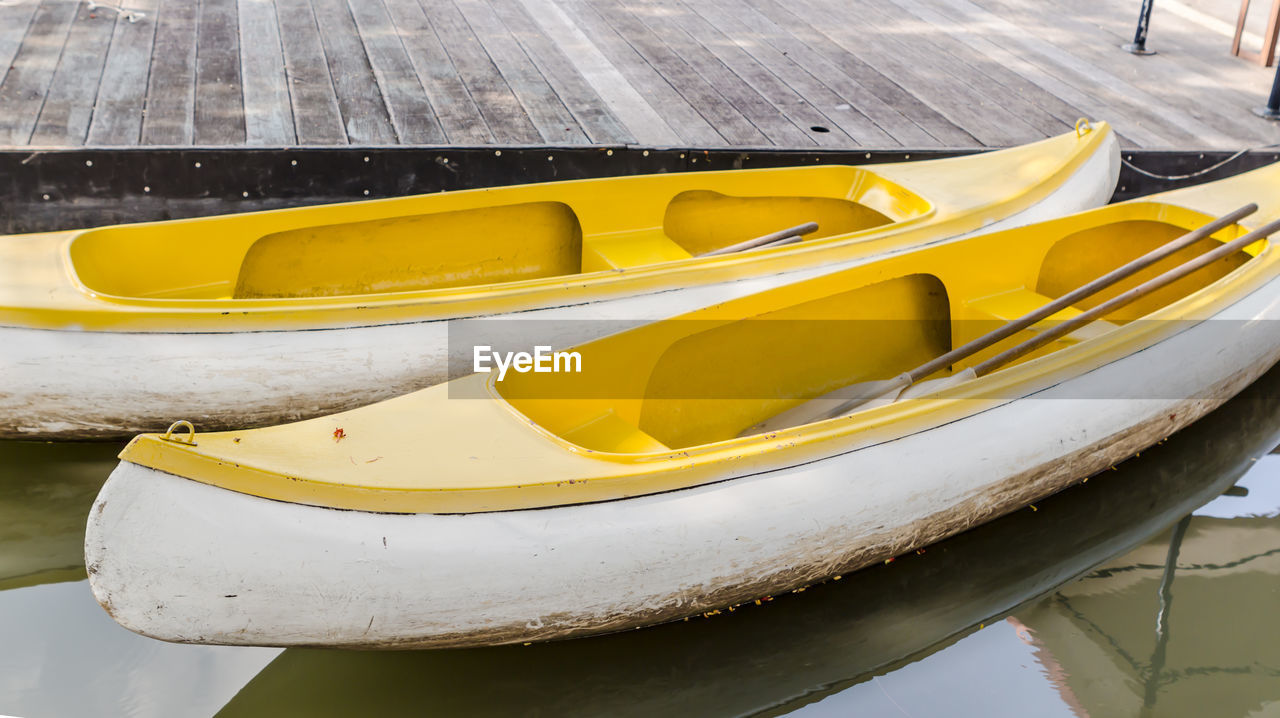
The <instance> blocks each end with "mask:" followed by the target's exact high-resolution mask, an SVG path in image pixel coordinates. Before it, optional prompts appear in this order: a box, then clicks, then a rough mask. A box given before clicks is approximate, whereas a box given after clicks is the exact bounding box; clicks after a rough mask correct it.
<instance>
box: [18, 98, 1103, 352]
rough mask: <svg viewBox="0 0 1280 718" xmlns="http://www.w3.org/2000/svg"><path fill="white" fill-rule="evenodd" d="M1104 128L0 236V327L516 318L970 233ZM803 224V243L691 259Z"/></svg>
mask: <svg viewBox="0 0 1280 718" xmlns="http://www.w3.org/2000/svg"><path fill="white" fill-rule="evenodd" d="M1110 134H1111V130H1110V128H1109V127H1108V126H1107V125H1106V124H1105V123H1098V124H1097V125H1095V126H1094V128H1093V130H1092V131H1088V132H1085V133H1084V134H1083V135H1077V133H1076V132H1071V133H1067V134H1065V135H1062V136H1059V137H1055V138H1051V139H1048V140H1044V141H1042V142H1037V143H1034V144H1030V145H1026V146H1023V147H1017V148H1013V149H1009V150H1001V151H997V152H991V153H986V154H981V155H972V156H967V157H958V158H952V159H945V160H935V161H929V162H904V163H898V164H887V165H876V166H871V167H866V168H858V167H846V166H832V167H820V166H815V167H804V168H785V169H765V170H747V171H724V172H706V173H682V174H669V175H650V176H638V177H623V178H609V179H596V180H580V181H573V182H552V183H546V184H535V185H523V186H516V187H502V188H495V189H480V190H469V191H464V192H456V193H447V194H435V195H428V196H419V197H407V198H400V199H388V200H377V201H366V202H356V203H349V204H337V205H328V206H321V207H305V208H297V209H285V210H274V211H269V212H258V213H250V214H240V215H231V216H221V217H208V218H200V219H187V220H175V221H168V222H154V223H148V224H137V225H126V226H118V227H105V228H99V229H91V230H86V231H76V232H55V233H46V234H32V235H18V236H11V237H5V238H3V241H0V268H3V269H0V326H17V327H36V328H50V329H86V330H105V331H176V332H211V331H212V332H235V331H248V330H262V329H308V328H324V327H341V326H358V325H368V324H381V323H391V322H397V321H410V320H413V321H421V320H429V319H440V318H449V317H457V316H477V315H485V314H493V313H502V312H509V311H520V310H524V309H530V308H534V307H539V306H545V305H547V304H548V303H551V302H553V301H554V302H555V303H559V304H566V303H575V302H585V301H591V300H593V299H597V298H601V297H607V296H613V295H629V294H635V293H643V292H646V291H656V290H661V289H667V288H674V287H681V286H689V285H691V284H701V283H708V284H709V283H715V282H720V281H724V280H726V279H733V278H739V277H744V276H751V275H755V274H762V273H774V272H779V271H784V270H787V269H791V268H796V267H802V266H811V265H814V264H821V263H825V262H829V261H833V260H835V259H848V258H850V257H851V256H860V255H871V254H874V253H878V252H881V251H885V250H889V249H894V248H901V247H909V246H917V245H922V244H927V243H929V242H932V241H937V240H940V239H943V238H946V237H951V236H955V235H957V234H961V233H964V232H968V231H972V230H975V229H978V228H980V227H982V226H984V225H986V224H989V223H990V222H993V221H997V220H999V219H1002V218H1004V217H1007V216H1010V215H1012V214H1015V213H1016V212H1018V211H1020V210H1023V209H1026V208H1027V207H1030V206H1031V205H1033V204H1035V203H1036V202H1038V201H1040V200H1042V199H1044V198H1045V197H1046V196H1047V195H1049V194H1050V193H1051V192H1053V191H1054V190H1055V189H1058V188H1059V187H1060V186H1061V185H1062V184H1063V183H1064V182H1065V181H1066V180H1067V179H1068V178H1069V177H1070V176H1071V175H1072V174H1073V173H1074V172H1075V171H1076V170H1077V169H1078V168H1079V166H1080V165H1081V164H1082V163H1083V162H1085V161H1086V160H1087V159H1088V158H1089V157H1090V156H1091V155H1093V154H1094V153H1095V152H1096V151H1098V150H1099V148H1101V147H1103V146H1106V140H1107V139H1108V138H1109V136H1110ZM811 220H812V221H817V222H818V223H819V230H818V232H816V233H815V234H813V235H809V236H808V237H806V238H805V240H804V241H803V242H800V243H798V244H793V245H790V246H786V247H780V248H774V249H763V250H758V251H752V252H745V253H739V254H731V255H724V256H718V257H705V258H699V257H695V256H694V255H697V254H699V253H701V252H705V251H707V250H709V249H714V248H717V247H723V246H726V245H729V244H733V243H735V242H738V241H741V240H744V239H748V238H751V237H755V236H760V235H764V234H768V233H770V232H774V231H776V230H779V229H783V228H787V227H791V226H795V225H798V224H802V223H804V222H808V221H811Z"/></svg>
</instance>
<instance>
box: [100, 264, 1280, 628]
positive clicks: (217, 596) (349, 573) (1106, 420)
mask: <svg viewBox="0 0 1280 718" xmlns="http://www.w3.org/2000/svg"><path fill="white" fill-rule="evenodd" d="M1206 347H1216V348H1217V350H1216V351H1210V350H1206ZM1277 359H1280V280H1273V281H1271V282H1269V283H1267V284H1266V285H1264V286H1263V287H1262V288H1260V289H1259V290H1258V291H1255V292H1253V293H1252V294H1249V295H1248V296H1245V297H1243V298H1242V299H1240V300H1238V301H1236V302H1235V303H1234V304H1232V305H1230V306H1229V307H1227V308H1225V309H1224V310H1223V311H1221V312H1219V313H1218V314H1217V315H1215V316H1214V317H1213V318H1212V319H1210V320H1208V321H1202V322H1199V323H1195V324H1190V323H1189V324H1187V325H1186V326H1183V327H1179V329H1178V331H1177V332H1176V333H1173V334H1172V335H1171V336H1168V337H1166V338H1165V339H1163V340H1161V341H1159V342H1157V343H1155V344H1153V345H1151V346H1149V347H1147V348H1145V349H1142V350H1140V351H1136V352H1133V353H1131V354H1128V355H1126V356H1124V357H1122V358H1119V359H1117V360H1115V361H1113V362H1111V363H1109V364H1106V365H1103V366H1101V367H1098V368H1096V369H1094V370H1091V371H1088V372H1085V373H1082V374H1079V375H1077V376H1076V377H1074V378H1072V379H1069V380H1067V381H1063V382H1061V383H1059V384H1056V385H1054V386H1052V387H1048V388H1046V389H1043V390H1041V391H1038V392H1036V393H1035V394H1033V395H1030V396H1026V397H1022V398H1018V399H1011V400H1000V401H991V402H987V401H985V400H984V401H983V402H982V406H980V407H979V406H975V409H974V411H972V412H970V413H969V414H967V415H966V417H965V418H963V419H961V420H958V421H953V422H950V423H947V424H944V425H942V426H938V427H935V428H932V429H928V430H925V431H921V432H919V433H916V434H911V435H906V436H901V437H899V438H897V439H895V440H892V441H888V442H883V443H879V444H875V445H871V446H863V447H855V446H851V447H850V449H849V450H848V451H847V452H846V453H835V454H832V455H829V456H828V457H827V458H826V459H823V460H820V461H816V462H812V463H809V464H806V465H803V466H795V467H791V468H786V469H781V470H777V471H771V472H767V473H762V474H755V475H749V476H725V477H724V479H723V480H721V481H719V482H717V483H712V484H704V485H702V486H699V487H696V488H691V489H686V490H680V491H672V492H667V493H663V494H655V495H649V496H642V497H636V498H630V499H624V500H617V501H607V502H600V503H595V504H583V505H575V506H563V507H555V508H547V509H539V510H520V511H506V512H492V513H480V514H454V515H441V514H406V515H393V514H378V513H369V512H361V511H339V510H333V509H326V508H318V507H311V506H302V505H297V504H289V503H284V502H278V501H270V500H266V499H261V498H256V497H252V496H248V495H244V494H239V493H235V492H231V491H227V490H224V489H219V488H215V487H212V486H207V485H204V484H200V483H197V482H195V481H190V480H187V479H183V478H179V477H176V476H172V475H169V474H165V473H162V472H158V471H155V470H152V469H148V468H144V467H141V466H138V465H135V464H131V463H127V462H125V463H122V464H121V465H120V466H119V467H118V468H117V469H116V471H115V473H113V475H112V477H111V479H109V480H108V482H107V484H106V486H105V487H104V489H103V491H102V493H101V494H100V495H99V497H98V500H97V502H96V503H95V505H94V508H93V510H92V511H91V513H90V518H89V524H88V529H87V532H86V546H85V551H86V562H87V566H88V571H89V576H90V583H91V585H92V588H93V591H94V593H95V595H96V596H97V598H98V600H99V602H101V603H102V604H103V605H104V606H105V607H106V608H107V610H108V611H109V612H110V613H111V614H112V616H113V617H115V619H116V620H117V621H119V622H120V623H122V624H123V625H125V626H126V627H128V628H130V629H132V630H134V631H137V632H140V633H143V634H145V635H149V636H153V637H156V638H161V639H164V640H170V641H183V642H200V643H225V644H253V645H330V646H347V647H376V648H399V647H410V646H418V647H450V646H463V645H484V644H502V643H513V642H521V641H533V640H549V639H556V638H567V637H572V636H579V635H587V634H592V633H601V632H608V631H616V630H622V629H627V628H632V627H637V626H641V625H647V624H652V623H656V622H661V621H666V620H673V619H677V618H680V617H682V616H689V615H694V614H697V613H699V612H703V611H707V610H713V609H718V608H723V607H725V606H730V605H733V604H736V603H740V602H744V601H748V600H751V599H753V598H756V597H760V596H764V595H773V594H777V593H780V592H784V591H788V590H792V589H795V588H798V587H802V586H805V585H808V584H810V583H813V582H815V581H819V580H822V579H824V578H827V577H830V576H833V575H837V574H841V573H844V572H848V571H850V570H853V569H856V568H858V567H861V566H866V565H868V564H871V563H875V562H878V561H882V560H884V559H886V558H889V557H892V556H895V555H899V554H901V553H904V552H906V551H909V550H912V549H915V548H918V547H920V546H924V545H927V544H929V543H932V542H934V541H937V540H940V539H942V538H945V537H946V536H949V535H952V534H955V533H958V532H960V531H962V530H964V529H966V528H969V527H971V526H974V525H976V524H979V523H982V522H984V521H986V520H989V519H991V518H994V517H996V516H998V515H1001V514H1004V513H1008V512H1010V511H1013V510H1016V509H1019V508H1022V507H1025V506H1027V505H1028V504H1029V503H1032V502H1034V501H1036V500H1037V499H1039V498H1041V497H1043V496H1046V495H1048V494H1051V493H1053V492H1056V491H1058V490H1061V489H1062V488H1064V487H1066V486H1068V485H1070V484H1072V483H1074V482H1076V481H1079V480H1080V479H1081V478H1084V477H1087V476H1089V475H1091V474H1094V473H1096V472H1098V471H1102V470H1105V469H1107V468H1108V467H1110V466H1112V465H1114V464H1115V463H1117V462H1119V461H1120V460H1123V459H1124V458H1126V457H1128V456H1131V455H1132V454H1133V453H1135V452H1137V451H1140V450H1141V449H1143V448H1144V447H1146V446H1149V445H1151V444H1153V443H1155V442H1156V441H1159V440H1161V439H1163V438H1164V437H1166V436H1168V435H1169V434H1170V433H1172V432H1174V431H1176V430H1178V429H1179V428H1182V427H1183V426H1186V425H1188V424H1190V423H1191V422H1193V421H1195V420H1196V419H1198V418H1199V417H1201V416H1203V415H1204V414H1205V413H1207V412H1209V411H1210V410H1212V409H1213V408H1215V407H1217V406H1218V405H1220V404H1221V403H1223V402H1224V401H1226V400H1227V399H1228V398H1230V397H1231V396H1233V395H1234V394H1236V393H1238V392H1239V391H1240V390H1241V389H1242V388H1243V387H1245V386H1247V385H1248V384H1249V383H1250V382H1252V381H1253V380H1254V379H1256V378H1257V377H1259V376H1261V375H1262V374H1263V373H1264V372H1265V371H1266V370H1267V369H1268V368H1269V367H1270V366H1272V365H1273V364H1274V363H1275V362H1276V361H1277ZM1100 397H1107V398H1100ZM1041 417H1046V418H1047V417H1052V419H1051V420H1047V419H1045V420H1042V419H1041ZM940 447H941V448H940Z"/></svg>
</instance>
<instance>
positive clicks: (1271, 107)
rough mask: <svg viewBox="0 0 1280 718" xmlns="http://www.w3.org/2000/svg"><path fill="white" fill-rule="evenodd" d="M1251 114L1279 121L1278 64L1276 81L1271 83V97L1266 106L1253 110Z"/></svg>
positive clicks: (1279, 79) (1279, 82) (1278, 63)
mask: <svg viewBox="0 0 1280 718" xmlns="http://www.w3.org/2000/svg"><path fill="white" fill-rule="evenodd" d="M1253 114H1255V115H1257V116H1258V117H1265V118H1267V119H1268V120H1280V62H1277V63H1276V79H1274V80H1272V81H1271V97H1270V99H1268V100H1267V106H1266V107H1258V108H1255V109H1254V111H1253Z"/></svg>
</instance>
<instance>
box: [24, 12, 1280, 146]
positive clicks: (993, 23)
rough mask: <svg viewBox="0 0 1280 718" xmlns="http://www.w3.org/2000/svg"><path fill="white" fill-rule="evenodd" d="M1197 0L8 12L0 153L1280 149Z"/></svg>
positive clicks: (1237, 63)
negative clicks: (1093, 125) (356, 148)
mask: <svg viewBox="0 0 1280 718" xmlns="http://www.w3.org/2000/svg"><path fill="white" fill-rule="evenodd" d="M104 2H105V0H104ZM112 2H119V0H112ZM1195 2H1196V0H1186V2H1182V1H1180V0H1160V1H1159V2H1157V3H1156V8H1157V9H1156V12H1155V15H1154V17H1153V19H1152V25H1151V37H1150V41H1149V45H1150V46H1151V47H1153V48H1155V49H1157V50H1158V51H1159V54H1157V55H1154V56H1149V57H1136V56H1133V55H1130V54H1128V53H1126V52H1123V51H1121V50H1120V49H1119V48H1118V46H1119V45H1120V44H1121V43H1123V42H1126V41H1128V40H1129V39H1130V37H1131V34H1132V32H1133V26H1134V23H1135V20H1136V16H1137V11H1138V2H1137V0H1094V1H1093V2H1085V3H1080V2H1068V0H124V11H123V12H122V11H120V10H118V9H117V8H114V7H110V6H106V5H97V6H95V5H94V4H92V3H89V2H86V1H83V0H0V73H2V74H3V78H2V80H0V146H10V147H12V146H18V147H24V146H31V147H65V146H97V147H101V146H128V145H164V146H227V145H232V146H236V145H245V146H266V147H270V146H276V147H279V146H294V145H341V144H354V145H396V144H412V145H440V144H454V145H484V144H502V145H539V144H551V145H582V144H595V145H623V144H630V145H644V146H694V147H704V146H705V147H718V146H734V147H768V146H775V147H789V148H805V147H869V148H893V147H910V148H930V147H973V146H992V147H996V146H1006V145H1013V144H1018V143H1022V142H1027V141H1030V140H1035V139H1038V138H1042V137H1046V136H1049V135H1053V134H1057V133H1061V132H1065V131H1067V130H1068V129H1069V128H1070V127H1071V126H1072V125H1073V123H1074V121H1075V120H1076V118H1077V117H1081V116H1087V117H1090V118H1096V119H1106V120H1109V121H1111V122H1112V123H1113V124H1114V126H1115V127H1116V128H1117V130H1118V131H1119V132H1120V134H1121V136H1122V138H1123V140H1124V141H1125V142H1126V143H1127V145H1128V146H1131V147H1143V148H1179V149H1199V148H1206V149H1207V148H1228V149H1236V148H1243V147H1247V146H1258V145H1264V144H1268V143H1275V142H1280V125H1278V124H1277V123H1271V122H1267V121H1265V120H1262V119H1260V118H1258V117H1255V116H1254V115H1253V114H1252V113H1251V112H1250V109H1251V108H1253V107H1257V106H1260V105H1263V104H1265V100H1266V97H1267V92H1268V90H1269V89H1270V85H1271V79H1272V77H1273V71H1272V70H1269V69H1264V68H1261V67H1258V66H1256V65H1253V64H1250V63H1247V62H1245V61H1243V60H1241V59H1239V58H1235V57H1231V56H1230V55H1229V53H1228V48H1229V46H1230V32H1231V27H1232V25H1233V24H1234V16H1228V17H1223V15H1224V13H1225V10H1224V9H1223V7H1224V3H1223V0H1216V2H1215V0H1198V2H1199V4H1194V3H1195ZM1226 5H1232V6H1234V3H1226ZM1251 39H1253V40H1256V38H1251Z"/></svg>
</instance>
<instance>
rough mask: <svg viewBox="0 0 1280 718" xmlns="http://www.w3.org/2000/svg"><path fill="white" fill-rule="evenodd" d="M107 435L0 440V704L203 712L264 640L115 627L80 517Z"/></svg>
mask: <svg viewBox="0 0 1280 718" xmlns="http://www.w3.org/2000/svg"><path fill="white" fill-rule="evenodd" d="M119 450H120V447H119V446H117V445H105V444H42V443H16V442H14V443H4V442H0V714H3V715H17V716H25V717H27V718H37V717H39V716H94V715H110V716H157V717H168V716H178V715H210V714H212V713H214V712H216V711H217V710H218V709H219V708H220V707H221V706H222V705H223V704H224V703H226V701H227V700H228V699H229V698H230V697H231V696H232V695H234V694H235V692H236V691H237V690H239V688H240V687H241V686H243V685H244V684H245V682H246V681H248V680H249V679H250V678H251V677H252V676H253V675H254V674H255V673H257V672H258V671H259V670H260V669H261V668H262V667H263V666H264V665H266V664H267V663H268V662H269V661H270V660H271V659H272V658H274V657H275V656H276V655H277V654H278V653H279V651H278V650H275V649H224V648H213V647H208V646H180V645H175V644H168V643H161V642H159V641H153V640H151V639H149V638H143V637H142V636H138V635H135V634H133V633H130V632H129V631H126V630H125V629H123V628H121V627H119V626H117V625H116V624H115V622H113V621H112V620H111V619H110V618H109V617H108V616H107V614H106V613H105V612H103V610H102V609H101V608H100V607H99V606H98V604H97V602H96V601H94V599H93V595H92V594H91V593H90V591H89V585H88V582H87V581H85V580H84V578H85V571H84V523H85V518H86V517H87V516H88V514H89V507H90V506H91V505H92V504H93V499H94V497H95V496H96V495H97V493H98V489H99V488H101V486H102V482H103V481H104V480H105V479H106V477H107V474H109V473H110V472H111V469H112V467H114V466H115V463H116V459H115V455H116V453H117V452H119Z"/></svg>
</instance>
